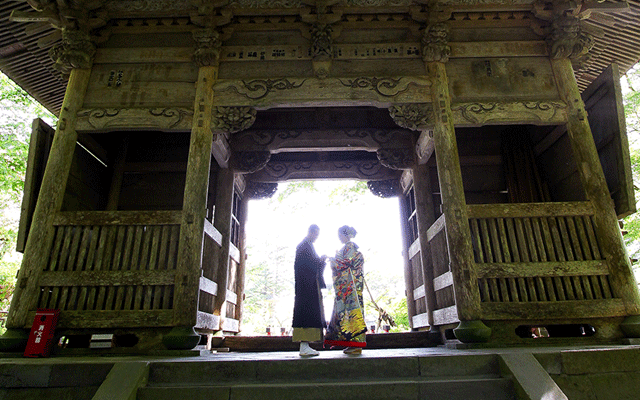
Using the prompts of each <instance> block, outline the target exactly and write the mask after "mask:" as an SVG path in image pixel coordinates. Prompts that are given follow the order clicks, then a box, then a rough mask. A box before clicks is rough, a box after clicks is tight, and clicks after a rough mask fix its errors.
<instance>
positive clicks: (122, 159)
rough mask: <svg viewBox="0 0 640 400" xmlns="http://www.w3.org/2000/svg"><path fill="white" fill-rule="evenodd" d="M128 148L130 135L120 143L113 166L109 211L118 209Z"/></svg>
mask: <svg viewBox="0 0 640 400" xmlns="http://www.w3.org/2000/svg"><path fill="white" fill-rule="evenodd" d="M128 149H129V135H127V136H125V137H124V138H123V139H122V143H120V148H119V149H118V155H117V156H116V158H115V160H114V164H115V165H114V166H113V173H112V174H111V187H110V188H109V198H108V199H107V210H108V211H116V210H117V209H118V203H119V201H120V191H121V190H122V181H123V180H124V167H125V164H126V161H127V151H128Z"/></svg>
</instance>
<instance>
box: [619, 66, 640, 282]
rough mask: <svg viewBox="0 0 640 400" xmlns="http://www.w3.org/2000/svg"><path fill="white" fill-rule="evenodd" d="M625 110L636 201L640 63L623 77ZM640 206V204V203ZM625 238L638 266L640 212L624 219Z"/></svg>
mask: <svg viewBox="0 0 640 400" xmlns="http://www.w3.org/2000/svg"><path fill="white" fill-rule="evenodd" d="M621 83H622V86H623V88H624V89H623V99H624V111H625V118H626V123H627V136H628V137H629V147H630V153H631V169H632V173H633V181H634V188H635V190H636V203H638V202H639V201H640V191H639V190H638V182H640V64H636V65H635V66H634V67H633V68H632V69H630V70H629V71H628V72H627V74H626V75H625V76H623V77H622V82H621ZM639 206H640V204H639ZM623 221H624V230H625V232H626V234H625V236H624V239H625V243H626V244H627V250H628V251H629V255H630V256H631V258H632V260H634V268H636V269H637V268H638V264H637V261H635V260H637V259H638V258H640V215H639V214H638V213H636V214H633V215H630V216H628V217H626V218H625V219H624V220H623Z"/></svg>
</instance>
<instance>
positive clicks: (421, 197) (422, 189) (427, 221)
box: [413, 164, 436, 330]
mask: <svg viewBox="0 0 640 400" xmlns="http://www.w3.org/2000/svg"><path fill="white" fill-rule="evenodd" d="M413 187H414V192H415V196H416V217H417V222H418V232H419V236H420V257H421V260H420V262H421V264H422V276H423V278H424V292H425V296H426V297H425V299H426V303H427V321H428V323H429V326H430V327H431V329H432V330H433V328H434V321H433V311H434V309H435V305H436V293H435V290H434V287H433V279H434V278H435V277H434V274H433V260H432V259H431V246H430V245H429V241H428V240H427V230H428V229H429V228H430V227H431V224H433V222H434V221H435V213H434V209H433V196H432V191H431V182H430V179H429V167H428V166H427V165H426V164H422V165H417V166H415V167H414V168H413Z"/></svg>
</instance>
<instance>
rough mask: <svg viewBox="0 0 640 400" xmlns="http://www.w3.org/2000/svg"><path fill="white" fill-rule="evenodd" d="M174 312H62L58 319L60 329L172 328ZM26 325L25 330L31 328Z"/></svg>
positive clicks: (31, 316)
mask: <svg viewBox="0 0 640 400" xmlns="http://www.w3.org/2000/svg"><path fill="white" fill-rule="evenodd" d="M28 317H29V319H28V320H29V321H30V322H29V324H31V322H32V321H33V318H34V317H35V311H32V312H30V313H28ZM172 318H173V310H149V311H126V310H125V311H122V310H117V311H62V312H61V313H60V317H59V319H58V328H80V329H85V328H105V329H109V328H128V327H131V328H135V327H148V326H153V327H161V326H171V324H172ZM30 327H31V325H26V326H25V328H30Z"/></svg>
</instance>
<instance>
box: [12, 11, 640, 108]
mask: <svg viewBox="0 0 640 400" xmlns="http://www.w3.org/2000/svg"><path fill="white" fill-rule="evenodd" d="M119 1H120V2H122V1H123V0H119ZM407 1H408V0H407ZM244 2H245V3H246V1H244ZM513 2H514V3H518V4H519V5H520V7H522V3H526V2H523V1H516V0H514V1H513ZM235 3H242V1H240V0H237V1H235ZM282 3H283V4H284V3H287V2H282ZM447 3H449V4H452V5H453V7H455V4H456V3H457V2H456V1H453V0H450V1H447ZM459 3H460V4H465V5H468V4H470V3H474V2H473V1H460V2H459ZM477 3H478V4H479V3H483V4H485V3H487V2H485V1H482V2H480V1H478V2H477ZM496 3H500V4H502V5H504V4H505V3H507V2H506V1H497V2H496ZM113 4H122V3H117V2H113ZM172 4H174V5H176V7H178V5H182V7H185V6H187V7H188V4H189V2H186V1H177V2H173V3H172ZM628 4H629V10H628V11H626V12H623V13H620V12H618V13H609V14H606V15H603V14H599V13H594V14H593V15H592V17H591V18H590V19H589V21H588V22H589V23H590V24H592V25H593V26H595V27H598V28H600V29H602V31H603V32H604V36H602V37H597V38H596V40H595V47H594V48H593V50H592V51H591V55H592V57H591V59H590V60H589V61H588V62H586V63H585V64H584V65H582V66H580V67H577V69H576V76H577V78H578V85H579V86H580V87H581V88H585V87H586V86H587V85H588V84H589V83H590V82H591V81H593V80H594V79H595V78H596V77H597V76H598V75H599V74H600V72H602V71H603V70H604V69H605V68H606V67H607V66H608V65H609V64H611V63H613V62H616V63H618V65H619V66H620V71H621V72H622V73H625V72H626V71H628V70H629V69H630V68H631V67H632V66H634V65H635V64H636V63H637V62H638V61H639V60H640V0H629V1H628ZM114 7H115V8H114ZM111 8H112V9H114V10H116V11H117V9H118V6H117V5H112V6H111ZM13 10H20V11H31V7H30V6H29V5H28V3H26V2H25V1H16V0H3V1H2V2H0V71H2V72H3V73H5V74H6V75H7V76H9V78H11V79H12V80H13V81H15V82H16V83H17V84H18V85H20V86H21V87H22V88H23V89H25V90H26V91H27V92H28V93H29V94H31V95H32V96H33V97H34V98H36V99H37V100H38V101H39V102H40V103H42V104H43V105H44V106H45V107H46V108H47V109H48V110H50V111H51V112H53V113H54V114H56V115H57V114H58V112H59V110H60V107H61V105H62V100H63V97H64V92H65V89H66V81H65V79H64V78H63V77H62V76H61V74H60V73H59V72H58V71H56V70H55V69H53V67H52V64H53V62H52V61H51V59H50V58H49V55H48V51H49V48H51V46H52V45H53V44H55V43H50V42H49V40H48V36H49V35H50V34H51V33H53V32H54V29H53V28H52V27H50V26H49V25H48V24H47V23H41V22H33V23H17V22H11V21H9V15H10V14H11V12H12V11H13ZM176 10H177V8H176ZM185 11H186V12H185ZM185 11H182V10H180V11H175V10H174V11H172V10H170V9H169V10H168V9H166V8H164V9H163V8H161V7H159V8H158V10H157V11H154V15H155V14H158V15H159V16H163V17H168V16H170V15H168V13H169V14H170V13H179V14H185V15H184V16H188V10H185ZM255 11H256V10H253V12H255ZM114 12H115V11H112V10H110V13H111V14H113V13H114ZM174 15H176V16H178V15H177V14H174ZM179 16H182V15H179Z"/></svg>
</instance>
